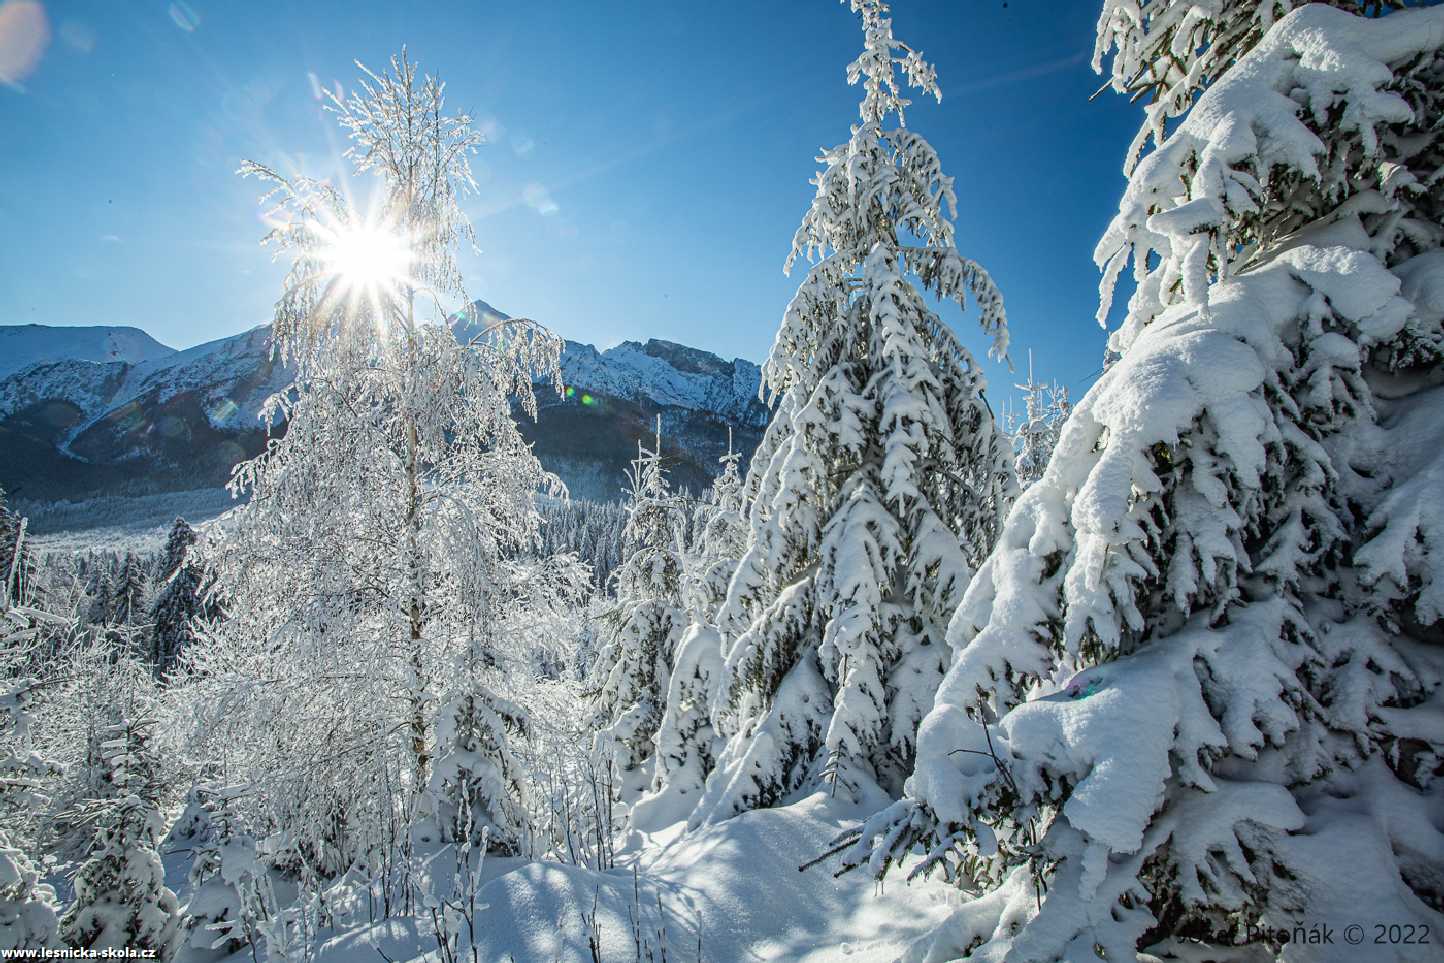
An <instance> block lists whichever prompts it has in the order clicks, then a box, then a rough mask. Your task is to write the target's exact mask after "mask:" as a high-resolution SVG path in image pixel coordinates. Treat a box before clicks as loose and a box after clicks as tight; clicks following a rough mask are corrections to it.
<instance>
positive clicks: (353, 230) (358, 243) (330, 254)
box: [321, 223, 413, 296]
mask: <svg viewBox="0 0 1444 963" xmlns="http://www.w3.org/2000/svg"><path fill="white" fill-rule="evenodd" d="M321 258H322V260H323V261H324V262H325V264H326V270H327V271H328V272H329V273H330V274H332V275H334V276H335V277H336V279H337V280H338V281H340V282H341V284H342V285H343V286H344V287H346V288H347V289H348V290H350V291H352V292H353V293H365V294H368V295H371V296H375V295H377V294H381V293H391V292H394V291H396V290H397V289H398V288H400V287H402V286H403V285H404V284H406V283H407V279H408V277H409V275H410V272H411V262H412V259H413V255H412V251H411V245H410V244H409V243H408V242H407V239H406V238H404V237H402V236H401V235H400V234H398V233H397V232H396V231H393V230H388V229H386V228H385V227H381V226H377V225H372V224H365V223H363V224H358V225H355V226H349V227H345V228H342V229H340V230H337V231H334V232H331V236H330V237H329V238H328V239H327V242H326V246H325V247H324V248H323V249H322V253H321Z"/></svg>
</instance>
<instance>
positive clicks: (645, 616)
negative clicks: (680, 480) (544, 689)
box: [591, 415, 687, 790]
mask: <svg viewBox="0 0 1444 963" xmlns="http://www.w3.org/2000/svg"><path fill="white" fill-rule="evenodd" d="M628 482H629V484H630V497H629V501H628V502H627V527H626V529H625V531H624V532H623V557H622V563H621V565H620V566H618V568H617V571H616V573H615V574H614V575H613V584H614V586H615V592H616V604H615V605H614V606H612V608H611V609H610V610H609V611H607V612H606V613H605V614H604V615H603V616H602V619H603V624H604V626H605V628H604V637H603V641H602V648H601V651H600V652H599V653H598V655H597V659H596V661H595V663H594V664H593V666H592V686H591V688H592V691H593V696H592V700H593V710H594V712H595V719H596V728H597V730H598V732H597V738H596V748H597V750H598V751H599V752H602V753H604V754H605V755H606V757H607V758H608V760H609V761H610V764H611V765H612V766H614V767H615V769H616V772H617V773H618V774H619V776H620V778H621V782H622V788H623V789H624V790H625V789H626V788H628V787H629V786H630V783H631V782H632V781H635V776H636V775H637V774H638V773H639V771H640V770H641V769H642V767H643V765H644V764H646V763H648V762H649V761H650V759H651V757H652V751H653V742H652V737H653V735H655V734H656V732H657V727H658V725H659V724H660V723H661V721H662V711H663V709H664V707H665V703H666V699H667V684H668V680H669V679H670V677H671V666H672V659H673V656H674V654H675V652H676V648H677V640H678V639H679V638H680V637H681V634H682V632H683V630H684V629H686V627H687V617H686V613H685V612H684V611H683V609H682V545H681V539H682V531H683V528H684V526H685V524H686V515H685V512H684V510H683V506H682V501H681V499H680V498H678V497H677V496H676V495H675V494H674V493H673V492H672V490H671V486H670V485H669V484H668V482H667V472H666V470H665V469H664V468H663V467H662V418H661V416H660V415H658V416H657V429H656V435H655V438H654V440H653V445H652V449H651V450H650V451H649V450H647V449H646V448H645V447H643V446H642V443H641V442H640V441H638V442H637V458H636V460H635V461H633V462H632V468H631V471H630V472H629V474H628ZM643 775H645V773H643ZM645 784H646V783H645V782H642V783H641V784H640V785H639V786H638V787H637V788H641V786H645Z"/></svg>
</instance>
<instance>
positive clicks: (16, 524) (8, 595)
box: [0, 488, 37, 605]
mask: <svg viewBox="0 0 1444 963" xmlns="http://www.w3.org/2000/svg"><path fill="white" fill-rule="evenodd" d="M27 527H28V526H27V523H26V520H25V519H24V518H22V517H21V516H20V515H19V514H18V513H16V512H15V511H13V510H12V509H11V508H10V506H9V505H8V504H7V503H6V499H5V489H4V488H0V605H19V604H21V603H22V602H25V603H31V602H34V601H35V592H36V588H37V586H36V585H35V584H34V583H35V556H34V553H33V552H31V550H30V543H29V540H28V535H27V532H26V529H27Z"/></svg>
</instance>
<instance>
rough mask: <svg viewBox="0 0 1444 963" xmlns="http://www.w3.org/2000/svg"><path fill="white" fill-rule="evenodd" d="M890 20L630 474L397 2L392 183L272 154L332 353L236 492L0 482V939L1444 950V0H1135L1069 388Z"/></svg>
mask: <svg viewBox="0 0 1444 963" xmlns="http://www.w3.org/2000/svg"><path fill="white" fill-rule="evenodd" d="M899 2H901V0H899ZM849 12H850V14H851V16H852V18H853V20H854V22H855V23H856V24H857V26H858V27H859V28H860V33H859V34H858V42H859V49H860V53H858V55H857V57H856V59H855V60H853V61H852V62H851V63H850V64H847V65H846V80H847V82H848V83H850V84H852V85H853V86H854V88H855V91H856V93H857V94H858V101H859V102H858V107H857V112H856V114H854V115H852V116H838V117H836V118H835V126H836V130H837V135H836V141H835V144H834V145H833V146H828V147H824V148H822V149H821V151H820V154H819V155H818V156H817V158H816V161H817V164H818V170H817V173H816V175H815V177H814V179H813V181H812V184H813V186H814V187H815V196H814V197H813V200H812V202H811V204H810V206H809V207H808V208H807V209H806V210H804V211H803V212H802V219H801V223H800V226H799V227H798V228H797V230H796V233H795V235H794V237H793V239H792V244H791V254H790V256H789V257H788V259H787V264H786V267H787V270H788V271H789V272H790V273H791V274H792V276H793V277H794V278H795V280H796V293H795V295H794V296H793V297H792V299H791V301H790V302H789V303H787V304H785V305H783V304H779V305H778V306H777V307H778V310H779V312H780V317H781V320H780V323H779V324H778V326H777V328H776V333H775V337H774V339H773V341H772V344H771V349H770V354H769V355H768V356H767V359H766V363H765V364H764V365H763V367H762V386H761V397H762V399H763V401H764V402H765V403H766V405H767V409H768V411H769V413H770V419H769V421H768V423H767V426H766V430H765V433H764V434H763V435H762V440H761V442H760V444H759V445H758V447H757V449H756V451H755V452H754V453H752V454H751V456H750V457H748V456H745V455H744V454H742V453H740V452H739V451H737V450H736V448H735V446H734V445H733V439H732V438H731V437H730V435H729V436H727V437H726V438H725V439H722V438H719V440H718V445H719V446H720V445H722V444H724V443H725V445H726V451H727V454H726V455H724V456H723V457H722V458H721V459H720V461H719V463H718V465H717V466H716V471H715V477H714V479H713V481H712V483H711V486H710V487H709V488H707V489H706V490H705V491H703V492H700V493H697V492H693V491H691V490H690V489H689V488H687V487H686V486H684V485H682V484H680V483H679V482H678V480H677V479H676V478H675V477H671V476H669V464H670V463H673V462H672V460H671V453H669V438H668V434H667V429H666V426H665V425H664V423H663V419H662V418H661V417H660V416H658V417H657V418H656V419H655V420H654V421H653V423H651V424H648V425H647V426H646V427H645V429H643V430H641V431H639V432H638V434H639V437H637V438H635V439H634V440H633V441H634V444H635V448H634V449H628V451H627V452H626V453H625V454H626V457H627V458H629V459H630V461H631V470H630V471H629V472H628V474H627V475H626V477H624V478H618V479H616V480H615V481H616V490H617V492H618V498H619V500H618V501H615V502H595V501H587V500H583V499H580V498H576V499H574V498H572V497H571V495H570V494H569V493H568V491H567V489H566V486H565V485H564V484H563V483H562V481H561V480H560V479H559V478H558V477H557V476H556V475H555V474H553V473H552V472H551V471H549V470H548V469H547V468H546V467H545V465H544V464H543V462H542V460H540V459H539V458H538V457H537V454H536V453H535V452H534V450H533V446H532V445H531V444H529V443H528V441H527V439H526V436H525V435H524V429H525V426H526V425H527V423H528V421H529V420H533V419H535V418H536V417H537V415H538V406H539V403H540V400H539V399H542V398H544V397H545V396H546V393H547V392H553V393H555V392H562V393H565V391H566V390H567V386H566V385H565V384H564V381H563V374H562V369H561V367H560V356H561V350H562V341H561V339H560V338H559V337H558V336H557V335H556V334H554V333H553V332H552V331H550V330H549V329H548V328H547V327H546V326H545V325H544V324H542V323H539V322H537V321H534V320H530V319H526V318H509V317H504V316H496V317H490V316H489V317H479V316H476V315H475V313H474V312H468V310H466V306H468V305H471V304H473V298H472V296H471V295H470V293H469V290H468V282H467V279H466V278H465V277H464V276H463V271H462V269H461V266H460V264H461V262H460V261H459V252H461V251H462V250H464V249H465V248H466V247H467V246H468V245H472V244H474V243H475V237H474V234H473V230H472V226H471V224H470V222H469V221H468V219H467V217H466V215H465V214H464V213H463V201H464V200H465V199H466V198H467V197H468V196H470V195H471V193H472V192H473V191H474V190H475V189H476V173H475V172H474V171H473V166H472V165H473V161H474V159H475V158H476V156H477V155H478V151H479V149H480V148H481V147H482V144H483V140H484V138H483V136H482V131H481V128H480V126H479V124H478V122H476V121H475V120H474V119H473V118H472V117H470V116H468V115H467V114H466V113H465V112H460V111H457V110H456V109H455V108H454V105H453V104H451V103H449V102H448V99H447V96H446V88H445V85H444V83H443V82H442V81H441V80H440V79H438V77H437V76H435V75H433V74H432V73H429V72H427V71H424V70H423V69H421V68H420V67H419V66H418V65H417V63H416V61H415V60H414V59H412V57H411V56H410V54H409V53H408V52H406V51H404V50H403V51H402V52H400V53H398V54H397V56H396V57H394V58H393V59H392V60H391V61H390V62H389V63H388V64H385V65H382V66H380V67H375V66H374V65H373V68H371V69H368V68H366V67H360V70H361V73H360V74H359V76H358V77H357V78H356V79H355V82H354V83H353V84H352V85H351V89H350V90H349V92H348V91H342V90H336V91H334V92H331V91H325V90H324V89H322V90H320V94H322V95H324V96H325V98H326V106H327V109H328V110H329V112H330V116H331V118H332V120H333V123H334V124H335V125H336V135H337V138H338V142H341V143H343V144H344V145H345V146H344V157H345V159H346V163H347V165H348V167H349V175H350V177H351V178H352V179H353V181H354V182H355V183H358V184H359V183H365V184H366V185H368V190H372V189H374V190H372V193H371V196H372V197H373V198H375V199H376V200H375V203H374V204H373V205H372V206H370V207H368V208H365V209H360V208H358V207H357V206H356V202H355V199H354V196H353V192H352V191H351V190H349V189H342V188H341V187H339V186H338V185H336V184H333V183H332V182H330V181H328V180H323V179H317V178H311V177H306V176H302V175H298V174H294V173H292V172H291V168H290V167H289V166H287V165H286V164H284V163H281V162H280V160H279V159H276V160H274V161H271V160H268V159H264V158H263V159H260V160H257V161H248V162H246V163H245V165H244V166H243V167H242V168H241V170H240V171H239V173H240V175H242V176H243V177H245V178H247V179H248V182H249V183H252V184H254V185H256V186H257V187H258V188H259V190H260V192H261V193H262V195H263V196H262V199H261V205H262V213H263V215H264V221H265V224H266V225H267V228H266V230H267V233H265V235H264V237H263V238H262V243H264V244H265V245H266V246H267V247H268V248H269V249H270V250H271V251H272V252H273V254H274V256H275V257H276V258H277V259H278V260H279V261H280V262H281V263H282V264H283V265H285V267H286V269H287V273H286V277H285V281H284V285H283V287H282V290H281V291H279V292H277V297H276V302H275V315H274V319H273V325H272V328H271V335H270V337H271V343H270V350H271V351H272V352H273V353H274V357H275V358H276V359H277V362H278V363H280V364H284V365H286V366H289V367H288V368H287V369H286V370H293V371H294V372H295V376H294V380H293V381H291V382H290V383H289V384H288V385H286V386H285V387H284V388H283V389H282V390H280V391H279V392H277V393H276V394H274V395H272V396H271V397H270V398H269V400H268V401H267V402H266V405H265V409H264V412H263V415H264V417H265V418H266V419H267V423H268V424H270V425H272V426H276V427H279V426H282V425H284V429H285V430H284V433H281V432H280V431H277V432H276V433H275V435H274V436H272V437H271V438H270V440H269V443H268V444H267V446H266V448H265V450H264V451H263V452H262V453H261V454H260V455H259V456H257V457H255V458H253V459H251V460H247V461H244V462H242V463H240V464H238V465H237V466H236V468H235V470H234V472H233V475H232V479H231V483H230V490H231V493H232V495H233V496H234V497H235V499H236V500H235V501H234V502H233V503H232V504H233V505H234V507H232V508H230V510H228V511H226V512H225V513H224V514H222V515H220V516H219V517H217V518H214V519H212V518H209V517H208V518H207V519H206V520H205V521H203V522H201V521H198V522H196V523H195V524H194V525H192V524H188V523H187V522H186V521H185V520H183V519H177V520H176V521H175V523H174V526H173V527H172V528H171V529H170V532H169V535H168V537H167V538H166V539H165V542H164V545H163V547H161V548H160V549H159V550H158V551H157V550H156V547H155V545H154V544H144V545H142V544H136V545H133V546H130V547H125V546H119V547H117V546H116V545H115V544H113V543H108V544H107V545H106V546H105V547H103V548H94V549H89V550H79V549H77V550H71V549H73V548H75V546H71V545H58V544H51V545H50V546H49V547H47V546H46V545H45V544H44V543H37V541H36V539H35V536H34V534H33V532H32V531H31V530H30V522H29V520H28V519H27V518H26V517H25V516H24V514H23V512H22V511H21V510H17V506H16V505H15V504H7V503H6V502H5V501H4V495H3V492H0V577H3V584H0V949H3V950H5V951H6V954H7V955H6V958H7V959H9V958H24V957H25V954H27V953H28V954H30V955H31V956H32V957H33V958H37V959H38V958H43V956H42V953H43V951H45V950H47V949H60V948H67V947H68V948H72V949H77V950H90V951H105V950H116V951H121V955H124V954H125V952H126V951H137V952H139V951H144V955H145V957H146V958H151V959H160V960H166V961H171V960H174V961H177V963H180V961H185V963H200V961H206V963H217V961H222V960H228V961H242V960H250V961H252V963H262V961H269V963H282V961H286V963H298V961H334V963H352V961H356V963H360V961H363V960H364V961H372V960H377V959H380V960H385V961H387V963H400V961H403V960H407V961H410V960H423V959H424V960H427V961H435V963H464V961H471V963H482V961H501V960H512V961H517V963H527V961H532V960H536V961H550V960H563V961H570V960H581V961H593V963H621V961H636V963H641V961H651V963H661V961H691V960H698V961H702V960H706V961H744V960H749V961H750V960H798V959H808V960H841V959H854V958H856V959H863V960H893V959H903V960H909V961H946V960H957V959H971V960H985V961H997V963H1002V961H1010V963H1051V961H1059V963H1061V961H1073V963H1077V961H1085V960H1089V961H1091V960H1135V961H1140V963H1141V961H1148V963H1160V961H1179V963H1185V961H1187V963H1204V961H1220V963H1222V961H1264V960H1275V959H1280V960H1288V961H1316V960H1317V961H1327V960H1341V961H1353V960H1365V961H1371V960H1379V961H1385V960H1391V961H1392V960H1400V961H1416V960H1417V961H1427V960H1438V959H1440V958H1441V957H1444V949H1441V947H1444V622H1441V619H1444V111H1441V102H1444V6H1435V5H1429V4H1415V3H1411V2H1405V0H1330V2H1326V3H1312V4H1301V3H1296V2H1293V0H1102V3H1101V10H1100V13H1099V17H1098V21H1097V35H1096V43H1095V46H1094V53H1093V60H1092V66H1093V69H1094V70H1095V71H1097V72H1098V73H1099V74H1100V75H1101V77H1102V80H1103V81H1104V90H1102V91H1100V94H1099V96H1104V97H1106V96H1113V97H1121V98H1124V99H1132V100H1133V101H1136V104H1137V107H1136V109H1137V114H1138V116H1137V120H1138V128H1137V131H1138V132H1137V135H1136V137H1134V139H1133V140H1132V142H1131V143H1119V144H1117V152H1118V155H1119V157H1120V158H1122V168H1123V172H1124V174H1125V177H1126V180H1125V181H1124V182H1123V184H1122V186H1121V196H1120V197H1119V199H1118V202H1117V205H1116V213H1115V215H1114V216H1113V218H1112V221H1111V223H1109V224H1108V226H1107V228H1106V230H1105V232H1104V233H1103V236H1102V237H1101V239H1099V240H1098V242H1097V247H1096V249H1095V251H1094V252H1093V259H1094V261H1095V263H1096V265H1097V267H1098V271H1099V272H1100V276H1101V283H1100V285H1099V297H1098V300H1097V302H1096V303H1092V304H1087V305H1079V306H1078V308H1079V313H1080V314H1087V313H1092V314H1095V315H1096V317H1097V319H1098V322H1099V323H1100V324H1103V325H1105V326H1107V324H1108V322H1109V319H1110V318H1117V317H1118V316H1119V314H1120V312H1121V316H1122V320H1121V323H1117V324H1115V325H1114V326H1113V327H1112V330H1111V331H1110V333H1109V335H1108V343H1107V354H1106V358H1104V359H1100V361H1102V363H1103V370H1102V373H1101V375H1100V376H1099V377H1098V378H1097V380H1096V381H1095V382H1093V383H1092V384H1091V386H1090V387H1088V389H1087V390H1086V392H1082V393H1077V392H1075V393H1074V394H1073V395H1071V396H1070V393H1069V391H1068V390H1067V389H1066V388H1064V387H1062V386H1060V385H1059V384H1058V383H1056V382H1054V381H1053V380H1052V379H1051V378H1050V376H1049V373H1048V372H1046V371H1037V372H1035V371H1034V370H1033V366H1032V363H1031V359H1030V358H1028V357H1027V356H1026V351H1027V347H1028V345H1026V344H1019V343H1017V342H1016V341H1014V340H1010V329H1009V325H1008V318H1007V313H1006V311H1005V307H1004V304H1005V298H1006V296H1007V293H1008V292H1007V291H1006V290H1001V289H1000V286H999V285H998V284H996V283H995V281H994V279H993V276H992V275H990V274H989V272H988V270H987V264H988V255H989V252H988V250H986V249H979V250H959V248H958V246H957V245H958V243H959V242H958V240H957V230H956V226H955V225H956V222H957V219H958V217H959V210H960V209H961V208H966V205H967V203H968V196H967V193H968V191H971V190H977V189H979V185H975V184H965V183H962V182H955V181H954V179H953V178H952V177H950V176H949V175H948V173H947V170H948V167H947V162H948V158H947V157H942V156H939V153H938V152H937V151H935V150H934V148H933V147H932V146H931V144H930V143H929V141H928V139H927V137H926V133H927V129H928V106H929V104H928V102H929V101H931V100H941V98H942V94H943V91H944V90H945V89H946V85H945V83H944V80H945V79H946V78H939V76H938V75H937V71H936V70H935V69H934V67H933V65H932V63H931V62H930V61H929V59H927V58H926V57H925V56H924V54H923V53H922V52H921V50H922V47H924V46H931V45H934V44H933V41H931V40H930V39H929V38H928V37H926V36H923V37H908V38H906V39H907V41H908V42H904V39H903V38H902V37H899V36H895V35H894V31H893V21H892V19H891V11H890V10H889V5H888V4H887V3H884V2H882V0H843V4H842V5H841V6H840V7H839V8H838V9H826V8H820V9H819V10H818V11H817V14H816V15H817V16H818V17H824V16H831V17H843V16H846V15H848V13H849ZM914 43H915V44H917V46H913V45H910V44H914ZM358 66H359V65H358ZM446 66H447V65H445V64H430V63H428V64H427V68H428V70H429V69H431V68H441V72H442V73H444V72H445V69H446ZM838 66H839V67H842V66H843V65H842V64H839V65H838ZM826 80H827V78H825V77H824V78H814V79H813V80H812V81H811V82H816V83H821V82H824V81H826ZM1103 188H1104V189H1105V190H1106V189H1109V186H1108V185H1103ZM1039 270H1040V279H1041V277H1042V275H1043V274H1044V273H1045V272H1046V266H1043V265H1040V266H1039ZM733 280H734V281H735V280H736V279H733ZM1115 296H1116V297H1117V298H1118V299H1119V301H1120V304H1119V306H1118V307H1119V310H1117V311H1115V310H1114V300H1115ZM1124 300H1126V305H1124V304H1123V303H1122V302H1123V301H1124ZM944 306H947V308H948V309H949V310H950V311H952V312H953V313H954V314H956V315H957V316H959V317H962V318H964V319H965V323H967V324H969V325H973V324H976V325H977V326H978V329H977V330H978V333H979V334H980V335H981V337H982V338H983V339H984V341H985V343H986V344H987V346H988V349H987V350H988V351H989V353H990V355H991V357H992V358H993V359H994V360H997V361H1007V360H1009V359H1011V360H1012V361H1013V362H1014V363H1018V362H1019V361H1021V363H1020V364H1018V367H1017V375H1016V378H1017V380H1016V381H1015V383H1014V384H1008V385H995V386H994V388H995V390H994V393H993V394H992V395H991V396H990V394H989V391H988V387H989V386H988V385H987V384H986V379H985V378H984V373H983V366H982V364H981V363H980V359H979V358H977V357H975V356H974V355H973V353H972V352H971V351H970V350H969V348H968V347H967V346H966V344H965V340H964V339H963V338H962V337H960V334H959V332H958V331H957V330H955V329H954V327H953V326H952V325H951V324H950V323H949V322H948V321H947V320H945V319H944V317H943V316H942V314H941V311H942V308H943V307H944ZM1020 356H1021V357H1020ZM755 370H756V369H755V368H754V369H753V373H754V375H755ZM1024 372H1026V374H1025V373H1024ZM1011 392H1017V394H1015V395H1013V396H1014V397H1018V398H1020V399H1021V402H1020V405H1019V406H1017V407H1013V406H1010V407H1009V408H1008V409H1006V410H1005V409H1004V408H1002V407H998V406H996V405H995V403H994V400H993V399H996V398H1002V397H1005V396H1009V395H1010V393H1011ZM674 450H675V449H674ZM709 457H710V456H709ZM27 497H28V498H34V497H35V495H34V494H33V493H27ZM20 507H21V508H23V505H21V506H20ZM15 950H18V951H21V952H20V953H19V954H17V955H16V956H14V957H12V956H11V955H10V951H15Z"/></svg>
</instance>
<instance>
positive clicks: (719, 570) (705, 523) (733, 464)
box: [682, 428, 747, 624]
mask: <svg viewBox="0 0 1444 963" xmlns="http://www.w3.org/2000/svg"><path fill="white" fill-rule="evenodd" d="M718 461H719V462H721V463H722V473H721V474H720V475H718V476H717V478H716V479H715V480H713V482H712V485H711V486H710V487H709V488H708V489H707V491H706V493H705V494H704V495H703V497H702V502H701V504H699V505H698V506H697V508H696V510H695V511H694V512H693V513H692V528H691V532H692V534H691V539H690V544H689V545H688V547H687V552H686V554H685V556H684V557H683V559H682V598H683V601H684V603H685V604H686V607H687V614H688V616H689V617H690V618H691V619H692V621H693V622H702V623H707V624H711V623H714V622H716V621H717V611H718V609H720V608H721V607H722V602H723V601H724V600H725V599H726V598H727V586H728V584H729V583H730V582H731V581H732V573H733V572H735V571H736V570H737V561H738V560H739V559H740V558H741V557H742V553H743V552H744V551H745V550H746V548H747V521H746V517H745V516H746V510H747V509H746V503H745V501H744V499H743V489H742V473H741V470H740V467H739V466H740V465H741V462H742V455H741V454H740V453H738V452H735V451H733V450H732V429H730V428H729V429H727V454H725V455H723V456H721V457H720V458H719V459H718Z"/></svg>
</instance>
